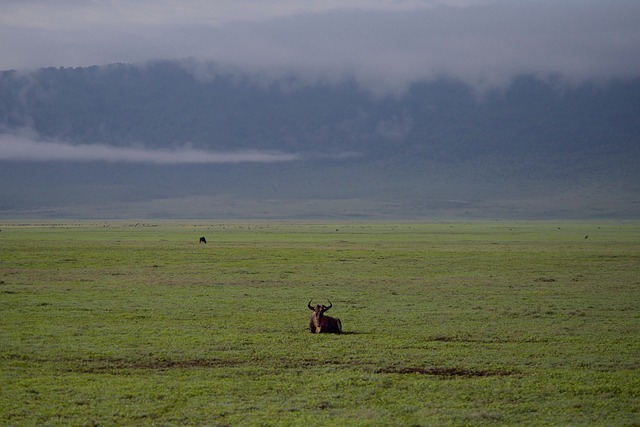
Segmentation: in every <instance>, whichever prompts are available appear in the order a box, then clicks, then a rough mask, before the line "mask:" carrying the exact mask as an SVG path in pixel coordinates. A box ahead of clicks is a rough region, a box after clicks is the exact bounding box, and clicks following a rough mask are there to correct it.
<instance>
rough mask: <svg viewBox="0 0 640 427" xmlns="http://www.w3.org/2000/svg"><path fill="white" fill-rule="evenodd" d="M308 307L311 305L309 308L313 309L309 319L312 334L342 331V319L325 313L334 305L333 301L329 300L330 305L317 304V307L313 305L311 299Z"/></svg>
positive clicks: (338, 332)
mask: <svg viewBox="0 0 640 427" xmlns="http://www.w3.org/2000/svg"><path fill="white" fill-rule="evenodd" d="M312 301H313V300H312ZM307 307H309V310H311V311H313V313H312V314H311V318H310V319H309V332H311V333H312V334H322V333H333V334H340V333H342V322H340V319H338V318H337V317H331V316H325V315H324V313H325V312H327V311H329V309H330V308H331V307H333V304H331V301H329V307H327V306H326V305H323V304H317V305H316V306H315V307H312V306H311V301H309V303H308V304H307Z"/></svg>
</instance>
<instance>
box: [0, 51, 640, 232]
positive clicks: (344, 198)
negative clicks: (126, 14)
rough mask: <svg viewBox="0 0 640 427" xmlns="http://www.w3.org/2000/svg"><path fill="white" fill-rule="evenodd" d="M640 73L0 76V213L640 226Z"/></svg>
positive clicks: (181, 70) (162, 66) (81, 70)
mask: <svg viewBox="0 0 640 427" xmlns="http://www.w3.org/2000/svg"><path fill="white" fill-rule="evenodd" d="M639 164H640V79H637V78H636V79H632V78H627V79H606V80H602V79H601V80H587V81H582V82H578V83H576V82H567V81H565V80H564V79H563V78H562V77H560V76H555V77H554V76H552V77H545V78H539V77H536V76H533V75H520V76H517V77H515V78H513V79H512V80H510V82H509V83H508V84H507V85H503V86H495V87H493V88H490V89H486V88H485V89H483V90H478V87H472V86H470V85H468V84H466V83H464V82H462V81H460V80H456V79H453V78H450V79H445V78H441V79H432V80H423V81H417V82H414V83H412V84H410V85H409V86H408V87H407V88H406V89H405V90H403V91H394V92H386V93H380V92H376V91H372V90H368V89H367V87H365V86H363V85H361V84H360V83H359V82H358V81H357V80H356V79H353V78H349V77H344V78H340V79H332V80H331V81H323V80H322V79H319V80H313V79H312V80H307V81H305V80H302V79H300V78H299V77H296V76H295V75H290V76H278V77H273V76H269V75H267V74H264V73H259V72H249V71H246V70H244V71H243V70H240V69H238V68H231V67H224V66H221V65H217V64H215V63H212V62H201V61H195V60H180V61H178V60H175V61H153V62H145V63H140V64H135V65H131V64H113V65H107V66H92V67H76V68H40V69H35V70H31V71H4V72H2V73H1V74H0V218H24V217H33V218H212V219H213V218H225V219H229V218H232V219H233V218H237V219H241V218H243V219H280V218H296V219H349V218H358V219H494V218H495V219H499V218H507V219H529V218H545V219H546V218H553V219H565V218H566V219H572V218H639V217H640V167H638V165H639Z"/></svg>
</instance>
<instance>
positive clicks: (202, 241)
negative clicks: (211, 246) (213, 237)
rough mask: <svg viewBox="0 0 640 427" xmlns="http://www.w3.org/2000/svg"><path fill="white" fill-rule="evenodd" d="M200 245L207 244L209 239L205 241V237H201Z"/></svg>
mask: <svg viewBox="0 0 640 427" xmlns="http://www.w3.org/2000/svg"><path fill="white" fill-rule="evenodd" d="M198 243H207V239H205V238H204V237H201V238H200V242H198Z"/></svg>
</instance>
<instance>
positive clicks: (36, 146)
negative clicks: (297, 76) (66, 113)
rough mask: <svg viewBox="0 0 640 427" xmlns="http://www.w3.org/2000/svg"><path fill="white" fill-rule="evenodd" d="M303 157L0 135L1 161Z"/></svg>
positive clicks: (156, 161)
mask: <svg viewBox="0 0 640 427" xmlns="http://www.w3.org/2000/svg"><path fill="white" fill-rule="evenodd" d="M299 159H300V156H299V155H297V154H291V153H282V152H277V151H232V152H215V151H206V150H199V149H194V148H191V147H188V146H187V147H182V148H177V149H172V150H167V149H146V148H135V147H114V146H110V145H103V144H81V145H73V144H69V143H66V142H60V141H40V140H36V139H33V138H30V137H26V136H22V135H13V134H5V135H0V160H4V161H36V162H45V161H71V162H130V163H154V164H196V163H199V164H206V163H243V162H253V163H274V162H289V161H294V160H299Z"/></svg>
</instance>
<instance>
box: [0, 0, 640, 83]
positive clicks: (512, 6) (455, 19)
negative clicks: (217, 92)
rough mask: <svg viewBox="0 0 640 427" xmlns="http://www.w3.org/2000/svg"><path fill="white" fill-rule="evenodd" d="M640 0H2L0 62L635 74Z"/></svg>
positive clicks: (472, 76)
mask: <svg viewBox="0 0 640 427" xmlns="http://www.w3.org/2000/svg"><path fill="white" fill-rule="evenodd" d="M639 22H640V1H637V0H305V1H294V0H217V1H205V0H135V1H134V0H129V1H126V0H102V1H97V0H19V1H18V0H15V1H14V0H3V1H2V2H0V69H4V70H6V69H29V68H35V67H43V66H56V67H57V66H88V65H101V64H108V63H113V62H144V61H147V60H153V59H179V58H195V59H198V60H203V61H216V62H217V63H219V64H223V65H229V66H234V67H241V68H244V69H246V70H248V71H251V72H260V73H261V74H263V75H267V76H273V77H277V76H279V75H281V73H286V74H288V75H291V74H293V75H296V76H298V77H300V78H301V79H310V80H314V81H315V80H335V79H341V78H343V77H346V76H349V77H353V78H355V79H356V80H357V81H358V82H359V83H360V84H361V85H362V86H363V87H367V88H370V89H372V90H374V91H379V92H389V91H396V92H397V91H401V90H403V89H404V88H406V87H407V85H408V84H410V83H411V82H414V81H416V80H422V79H432V78H436V77H439V76H444V75H446V76H450V77H455V78H459V79H462V80H464V81H465V82H468V83H471V84H473V85H475V86H477V87H480V88H482V87H491V86H494V85H500V84H503V83H505V82H508V81H509V79H510V78H511V77H512V76H513V75H515V74H521V73H534V74H537V75H539V76H545V75H549V74H558V75H561V76H564V77H565V78H566V79H567V80H568V81H582V80H585V79H589V78H604V79H606V78H612V77H613V78H615V77H623V78H624V77H633V76H638V75H640V25H639V24H638V23H639Z"/></svg>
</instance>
